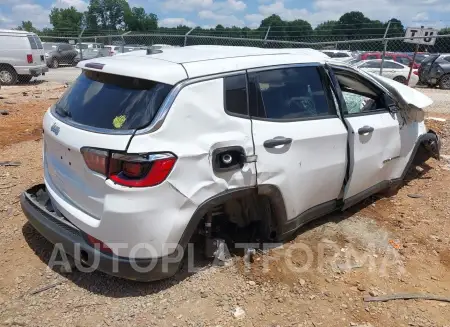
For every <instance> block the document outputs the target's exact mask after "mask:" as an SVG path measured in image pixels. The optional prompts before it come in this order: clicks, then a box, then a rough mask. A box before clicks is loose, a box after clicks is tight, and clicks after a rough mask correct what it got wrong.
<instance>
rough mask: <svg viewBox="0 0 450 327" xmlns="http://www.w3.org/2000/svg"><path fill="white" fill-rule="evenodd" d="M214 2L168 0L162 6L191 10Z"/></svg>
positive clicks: (203, 0) (207, 0)
mask: <svg viewBox="0 0 450 327" xmlns="http://www.w3.org/2000/svg"><path fill="white" fill-rule="evenodd" d="M213 3H214V1H213V0H166V1H164V2H163V4H162V7H163V9H166V10H174V11H186V12H189V11H194V10H198V9H201V8H208V7H211V6H212V5H213Z"/></svg>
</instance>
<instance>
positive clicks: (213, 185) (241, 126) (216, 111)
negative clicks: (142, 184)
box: [128, 78, 256, 242]
mask: <svg viewBox="0 0 450 327" xmlns="http://www.w3.org/2000/svg"><path fill="white" fill-rule="evenodd" d="M223 103H224V101H223V79H222V78H218V79H214V80H209V81H203V82H198V83H194V84H190V85H187V86H185V87H184V88H183V89H182V90H181V91H180V93H179V94H178V96H177V98H176V99H175V101H174V103H173V104H172V107H171V108H170V110H169V112H168V114H167V117H166V119H165V121H164V123H163V124H162V126H161V127H160V128H159V129H158V130H156V131H154V132H151V133H148V134H144V135H135V136H134V137H133V139H132V141H131V142H130V145H129V148H128V153H149V152H168V151H169V152H172V153H174V154H175V155H176V156H177V158H178V159H177V162H176V164H175V166H174V168H173V170H172V172H171V173H170V175H169V176H168V178H167V180H166V181H165V182H163V184H167V185H170V187H164V188H162V187H158V188H157V189H156V188H148V191H147V194H148V197H151V198H156V199H158V201H159V203H160V205H159V207H160V216H161V217H160V218H159V219H161V220H162V221H167V223H169V224H171V225H172V226H173V228H172V231H171V237H169V240H168V241H169V242H170V241H172V242H178V241H179V238H180V237H181V234H182V232H183V231H184V229H185V227H186V225H187V224H188V222H189V220H190V219H191V217H192V215H193V214H194V212H195V210H196V209H197V207H198V206H199V205H200V204H202V203H203V202H204V201H206V200H208V199H210V198H212V197H213V196H215V195H217V194H219V193H221V192H224V191H227V190H229V189H234V188H241V187H251V186H255V185H256V168H255V163H254V162H253V163H245V164H244V166H243V168H242V169H241V170H234V171H229V172H224V173H220V174H217V173H214V171H213V169H212V153H213V151H214V150H215V149H217V148H221V147H229V146H241V147H242V148H244V150H245V152H246V155H247V156H250V155H253V154H254V149H253V140H252V134H251V121H250V119H246V118H239V117H234V116H230V115H228V114H226V112H225V110H224V106H223ZM163 190H164V192H162V191H163ZM173 206H175V207H176V210H178V211H177V214H176V215H174V214H173V211H172V212H170V216H167V215H165V212H166V210H168V208H171V207H172V208H173ZM166 208H167V209H166Z"/></svg>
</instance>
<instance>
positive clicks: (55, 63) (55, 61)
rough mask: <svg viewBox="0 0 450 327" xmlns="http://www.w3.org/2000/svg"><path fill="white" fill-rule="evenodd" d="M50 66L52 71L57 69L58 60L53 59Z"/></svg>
mask: <svg viewBox="0 0 450 327" xmlns="http://www.w3.org/2000/svg"><path fill="white" fill-rule="evenodd" d="M50 65H51V67H52V68H54V69H56V68H58V67H59V61H58V59H56V58H53V59H52V61H51V64H50Z"/></svg>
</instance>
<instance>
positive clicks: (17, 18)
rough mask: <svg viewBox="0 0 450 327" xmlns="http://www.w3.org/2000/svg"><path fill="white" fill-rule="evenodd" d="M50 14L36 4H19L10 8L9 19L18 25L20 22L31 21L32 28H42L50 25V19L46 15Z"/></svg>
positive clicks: (47, 10)
mask: <svg viewBox="0 0 450 327" xmlns="http://www.w3.org/2000/svg"><path fill="white" fill-rule="evenodd" d="M49 14H50V10H49V9H45V8H44V7H42V6H41V5H38V4H31V3H25V4H19V5H15V6H13V7H12V8H11V15H9V17H10V19H12V20H13V21H14V22H16V25H19V24H20V23H21V22H22V21H27V20H29V21H31V22H32V23H33V26H34V27H37V28H42V27H45V26H48V25H49V24H50V19H49V17H48V15H49Z"/></svg>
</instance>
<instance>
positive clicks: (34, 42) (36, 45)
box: [27, 35, 44, 50]
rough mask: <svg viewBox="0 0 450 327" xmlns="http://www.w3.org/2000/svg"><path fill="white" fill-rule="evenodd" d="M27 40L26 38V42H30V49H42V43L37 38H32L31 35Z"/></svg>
mask: <svg viewBox="0 0 450 327" xmlns="http://www.w3.org/2000/svg"><path fill="white" fill-rule="evenodd" d="M27 38H28V42H30V46H31V49H33V50H36V49H43V48H44V47H43V46H42V43H41V40H40V39H39V37H37V36H33V35H28V36H27Z"/></svg>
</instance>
